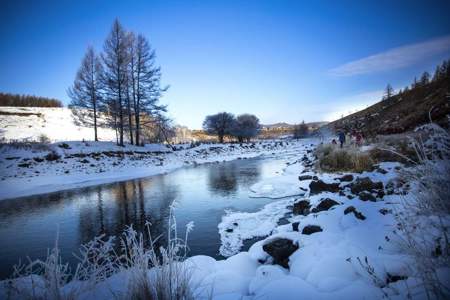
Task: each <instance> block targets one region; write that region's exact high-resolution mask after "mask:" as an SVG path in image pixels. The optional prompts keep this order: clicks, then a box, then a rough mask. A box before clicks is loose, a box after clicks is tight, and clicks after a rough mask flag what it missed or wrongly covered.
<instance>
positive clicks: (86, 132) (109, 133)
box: [0, 107, 116, 142]
mask: <svg viewBox="0 0 450 300" xmlns="http://www.w3.org/2000/svg"><path fill="white" fill-rule="evenodd" d="M75 112H77V113H76V114H74V113H73V112H72V110H71V109H69V108H66V107H62V108H61V107H51V108H50V107H0V140H3V141H39V139H40V137H41V136H46V137H47V138H48V139H49V140H50V141H52V142H58V141H81V140H94V129H93V125H92V124H93V121H92V116H91V114H92V113H91V112H90V111H88V110H76V111H75ZM82 119H83V120H86V121H85V122H82V121H81V120H82ZM107 121H108V120H107V119H106V118H105V117H104V116H100V117H99V118H98V124H99V127H98V137H99V140H101V141H115V139H116V134H115V131H114V130H113V129H111V128H107V126H106V124H107Z"/></svg>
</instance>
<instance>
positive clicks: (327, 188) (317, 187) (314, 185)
mask: <svg viewBox="0 0 450 300" xmlns="http://www.w3.org/2000/svg"><path fill="white" fill-rule="evenodd" d="M338 191H339V183H326V182H323V181H322V180H314V181H311V183H310V184H309V193H310V194H311V195H315V194H319V193H322V192H332V193H337V192H338Z"/></svg>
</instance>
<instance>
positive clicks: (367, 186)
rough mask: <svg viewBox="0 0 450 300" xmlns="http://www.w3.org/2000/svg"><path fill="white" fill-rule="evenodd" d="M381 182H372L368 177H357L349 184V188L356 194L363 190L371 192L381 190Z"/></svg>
mask: <svg viewBox="0 0 450 300" xmlns="http://www.w3.org/2000/svg"><path fill="white" fill-rule="evenodd" d="M383 189H384V188H383V183H382V182H373V181H372V180H370V178H369V177H363V178H360V177H359V178H357V179H356V181H355V182H353V183H352V184H350V190H351V191H352V193H353V194H355V195H357V194H359V193H361V192H363V191H368V192H373V191H377V190H383Z"/></svg>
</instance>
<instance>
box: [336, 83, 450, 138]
mask: <svg viewBox="0 0 450 300" xmlns="http://www.w3.org/2000/svg"><path fill="white" fill-rule="evenodd" d="M449 87H450V79H449V78H448V77H446V78H442V79H440V80H438V81H431V82H430V83H427V84H424V85H421V86H417V87H415V88H413V89H411V90H406V91H404V92H401V93H399V94H397V95H394V96H392V97H390V98H389V99H384V100H382V101H380V102H378V103H376V104H374V105H372V106H370V107H368V108H366V109H364V110H362V111H359V112H356V113H354V114H351V115H349V116H347V117H344V118H342V119H339V120H336V121H334V122H331V123H330V124H329V125H328V126H329V127H330V128H331V129H334V130H339V129H343V130H345V131H347V132H350V131H351V130H353V129H357V130H361V131H362V132H363V133H364V134H365V135H366V136H373V135H376V134H393V133H402V132H406V131H409V130H413V129H414V128H415V127H417V126H419V125H422V124H425V123H427V122H429V112H430V110H432V111H431V117H432V119H433V121H434V122H436V123H438V124H440V125H442V126H444V127H448V119H447V115H448V114H450V90H449Z"/></svg>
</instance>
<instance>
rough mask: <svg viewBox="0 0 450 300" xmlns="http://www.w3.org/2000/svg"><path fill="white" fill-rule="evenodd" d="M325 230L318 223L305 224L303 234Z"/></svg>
mask: <svg viewBox="0 0 450 300" xmlns="http://www.w3.org/2000/svg"><path fill="white" fill-rule="evenodd" d="M321 231H323V230H322V228H321V227H320V226H317V225H307V226H305V228H303V230H302V234H306V235H310V234H313V233H316V232H321Z"/></svg>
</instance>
